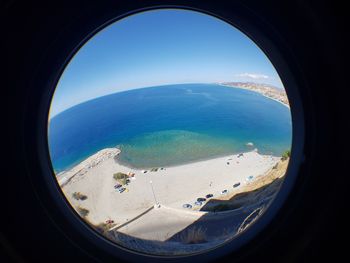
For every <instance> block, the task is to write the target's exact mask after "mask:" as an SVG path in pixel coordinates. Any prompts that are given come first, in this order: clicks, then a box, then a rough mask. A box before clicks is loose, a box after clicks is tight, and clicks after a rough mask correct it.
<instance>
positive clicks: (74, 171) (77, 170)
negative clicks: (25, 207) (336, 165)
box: [55, 146, 281, 186]
mask: <svg viewBox="0 0 350 263" xmlns="http://www.w3.org/2000/svg"><path fill="white" fill-rule="evenodd" d="M248 147H249V146H248ZM249 152H256V153H258V154H259V155H262V156H272V157H275V158H280V157H281V156H276V155H272V154H261V153H259V152H258V149H257V148H254V149H251V150H247V151H241V152H233V153H230V154H225V155H220V156H215V157H209V158H202V159H198V160H195V161H189V162H185V163H179V164H174V165H164V166H157V167H156V166H152V167H142V168H138V167H134V166H132V165H129V164H125V163H124V162H120V161H119V160H118V158H116V157H118V156H119V154H121V153H122V151H121V150H120V149H119V148H117V147H108V148H104V149H102V150H99V151H97V152H95V153H94V154H92V155H90V156H89V157H87V158H85V159H84V160H83V161H81V162H79V163H78V164H76V165H73V166H72V167H71V168H69V169H66V170H63V171H61V172H59V173H57V174H55V176H56V179H57V181H58V182H59V185H60V186H61V184H65V183H66V182H65V179H64V177H66V179H67V180H68V181H69V180H70V179H71V178H72V177H74V176H76V175H82V174H85V173H86V172H87V170H88V169H89V167H88V166H89V163H97V164H98V161H99V159H101V158H100V156H101V155H105V154H107V155H108V154H111V153H112V154H113V156H110V157H109V158H113V159H114V161H115V162H116V163H117V164H118V165H120V166H123V167H125V168H127V169H129V170H132V171H144V170H146V171H149V170H151V169H153V168H158V169H160V168H163V169H166V168H176V167H179V166H184V165H191V164H195V163H199V162H206V161H210V160H215V159H218V158H229V157H230V156H235V155H239V154H246V153H249ZM96 159H97V160H96ZM67 175H68V178H67ZM62 180H63V181H64V182H62V183H60V181H62Z"/></svg>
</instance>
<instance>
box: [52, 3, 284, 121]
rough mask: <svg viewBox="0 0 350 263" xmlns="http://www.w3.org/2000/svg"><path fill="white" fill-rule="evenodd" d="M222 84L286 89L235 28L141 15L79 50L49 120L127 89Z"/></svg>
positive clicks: (182, 16) (161, 13)
mask: <svg viewBox="0 0 350 263" xmlns="http://www.w3.org/2000/svg"><path fill="white" fill-rule="evenodd" d="M223 81H253V82H260V83H267V84H272V85H274V86H277V87H280V88H282V83H281V81H280V79H279V76H278V74H277V72H276V71H275V69H274V67H273V66H272V64H271V62H270V61H269V60H268V58H267V57H266V56H265V54H264V53H263V52H262V51H261V50H260V49H259V48H258V47H257V46H256V45H255V43H254V42H252V41H251V40H250V39H249V38H248V37H247V36H246V35H244V34H243V33H242V32H240V31H239V30H237V29H236V28H234V27H232V26H231V25H229V24H227V23H225V22H223V21H221V20H219V19H217V18H214V17H211V16H208V15H205V14H202V13H198V12H193V11H185V10H174V9H167V10H154V11H147V12H142V13H139V14H136V15H132V16H129V17H127V18H124V19H122V20H120V21H117V22H115V23H113V24H112V25H110V26H108V27H107V28H105V29H103V30H102V31H100V32H99V33H97V34H96V35H95V36H94V37H93V38H91V39H90V40H89V41H88V42H87V43H86V44H85V45H84V46H83V47H82V48H81V49H80V50H79V51H78V53H77V54H76V55H75V56H74V57H73V59H72V60H71V62H70V63H69V64H68V66H67V67H66V69H65V70H64V72H63V74H62V77H61V78H60V80H59V83H58V85H57V88H56V91H55V94H54V97H53V101H52V105H51V109H50V117H53V116H54V115H57V114H58V113H60V112H62V111H64V110H66V109H68V108H70V107H72V106H74V105H77V104H79V103H82V102H84V101H87V100H90V99H93V98H96V97H100V96H104V95H107V94H112V93H115V92H120V91H124V90H130V89H136V88H142V87H148V86H157V85H165V84H176V83H212V82H223Z"/></svg>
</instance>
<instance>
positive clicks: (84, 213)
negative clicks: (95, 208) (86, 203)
mask: <svg viewBox="0 0 350 263" xmlns="http://www.w3.org/2000/svg"><path fill="white" fill-rule="evenodd" d="M77 211H78V213H79V215H81V216H82V217H86V216H88V214H89V213H90V211H89V210H88V209H86V208H83V207H81V206H78V208H77Z"/></svg>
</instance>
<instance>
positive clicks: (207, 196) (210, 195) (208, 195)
mask: <svg viewBox="0 0 350 263" xmlns="http://www.w3.org/2000/svg"><path fill="white" fill-rule="evenodd" d="M212 197H213V195H212V194H207V195H206V196H205V198H212Z"/></svg>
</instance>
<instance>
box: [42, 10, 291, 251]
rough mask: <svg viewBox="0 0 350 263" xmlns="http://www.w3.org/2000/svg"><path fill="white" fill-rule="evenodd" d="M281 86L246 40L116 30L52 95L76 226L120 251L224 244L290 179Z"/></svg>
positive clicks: (64, 183)
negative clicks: (77, 218) (82, 226)
mask: <svg viewBox="0 0 350 263" xmlns="http://www.w3.org/2000/svg"><path fill="white" fill-rule="evenodd" d="M283 83H284V82H282V80H281V79H280V75H279V74H278V73H277V70H276V68H275V67H274V65H273V64H272V62H271V61H270V60H269V58H268V57H267V56H266V54H265V53H264V51H262V50H261V49H260V48H259V47H258V46H257V44H255V42H254V41H253V40H252V39H250V38H249V37H248V36H247V35H245V34H244V33H243V32H241V31H240V30H239V29H237V28H236V27H234V26H233V25H231V24H229V23H227V22H225V21H223V20H221V19H219V18H216V17H214V16H211V15H208V14H204V13H201V12H197V11H192V10H182V9H158V10H150V11H143V12H139V13H136V14H133V15H130V16H127V17H125V18H123V19H119V20H117V21H115V22H113V23H111V24H109V25H108V26H106V27H105V28H103V29H102V30H101V31H99V32H97V33H96V34H95V35H94V36H93V37H91V38H90V39H89V40H88V41H87V42H86V43H84V44H83V45H82V46H81V47H80V49H79V50H78V51H77V52H76V53H75V54H74V56H72V58H71V59H70V61H69V63H67V65H66V67H65V69H64V71H63V72H62V74H61V76H60V78H59V81H58V82H57V86H56V88H55V92H54V94H53V97H52V101H51V107H50V112H49V116H48V120H49V121H48V127H47V129H48V147H49V153H50V160H51V164H52V171H53V173H54V176H55V178H56V179H57V186H58V187H59V188H60V189H61V191H62V195H63V196H64V197H65V200H66V202H67V203H68V204H69V206H70V207H71V208H72V209H71V210H72V213H73V214H75V215H76V216H78V217H79V218H80V219H81V221H82V223H83V224H87V225H89V227H91V228H92V229H93V230H94V231H95V232H96V233H97V234H98V235H99V236H101V237H102V238H104V239H106V240H109V241H111V242H112V243H113V244H115V245H116V246H118V247H122V248H126V249H128V250H130V251H134V252H138V253H142V254H148V255H161V256H188V255H192V254H197V253H204V252H206V251H210V250H213V249H215V248H217V247H220V246H222V245H224V244H227V243H229V242H234V241H235V240H236V239H237V238H238V237H239V236H243V235H245V234H246V232H247V231H248V230H249V229H250V228H251V227H252V226H254V225H255V224H256V223H257V222H259V220H260V219H261V218H263V217H264V216H265V215H266V214H267V213H268V212H269V208H270V205H271V204H272V203H273V202H274V201H275V199H276V196H277V195H278V194H279V193H280V189H282V188H281V187H282V185H283V184H284V182H285V179H286V171H287V168H288V164H289V161H290V156H291V150H292V137H293V123H292V115H291V108H290V107H291V105H290V104H289V100H288V96H287V93H286V90H285V87H284V84H283ZM101 240H103V239H101ZM101 242H102V241H101Z"/></svg>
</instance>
